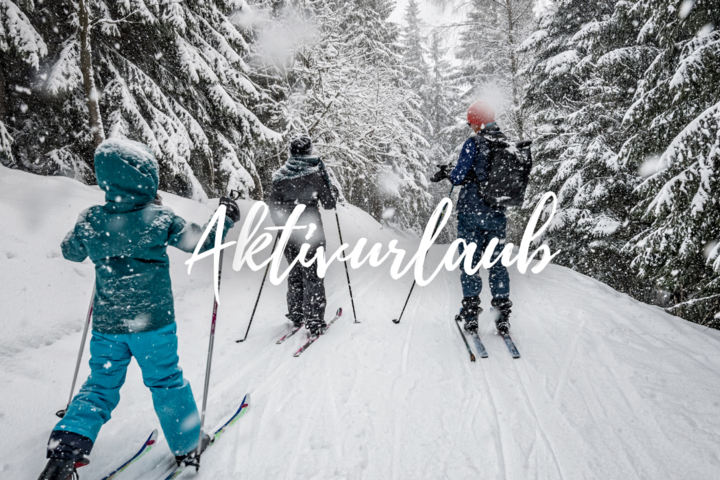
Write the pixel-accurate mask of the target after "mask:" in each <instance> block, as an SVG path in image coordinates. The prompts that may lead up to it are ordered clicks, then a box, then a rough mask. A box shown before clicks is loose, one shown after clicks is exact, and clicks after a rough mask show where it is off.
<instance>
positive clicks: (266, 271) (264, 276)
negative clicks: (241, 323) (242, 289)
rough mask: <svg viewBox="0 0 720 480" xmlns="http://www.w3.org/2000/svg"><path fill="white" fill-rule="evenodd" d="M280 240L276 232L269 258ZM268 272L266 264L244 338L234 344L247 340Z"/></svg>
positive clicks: (268, 266) (268, 265)
mask: <svg viewBox="0 0 720 480" xmlns="http://www.w3.org/2000/svg"><path fill="white" fill-rule="evenodd" d="M279 238H280V232H278V234H277V235H275V243H274V244H273V248H272V252H271V253H270V256H272V254H273V253H275V247H277V242H278V239H279ZM268 270H270V264H269V263H268V264H267V267H265V275H263V279H262V282H261V283H260V291H259V292H258V296H257V299H256V300H255V306H254V307H253V311H252V314H250V323H248V327H247V330H246V331H245V336H244V337H243V338H241V339H240V340H235V343H241V342H244V341H245V340H247V336H248V333H250V325H252V322H253V318H255V310H257V306H258V303H260V295H262V291H263V287H264V286H265V279H266V278H267V274H268Z"/></svg>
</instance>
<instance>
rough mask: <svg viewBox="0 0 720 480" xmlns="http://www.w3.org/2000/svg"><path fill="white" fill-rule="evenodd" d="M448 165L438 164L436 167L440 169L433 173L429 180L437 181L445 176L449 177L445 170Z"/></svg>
mask: <svg viewBox="0 0 720 480" xmlns="http://www.w3.org/2000/svg"><path fill="white" fill-rule="evenodd" d="M449 166H450V165H438V167H440V170H438V171H437V172H435V175H433V176H432V177H431V178H430V181H431V182H434V183H437V182H441V181H443V180H445V179H446V178H450V174H449V173H448V171H447V169H448V167H449Z"/></svg>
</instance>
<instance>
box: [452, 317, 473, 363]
mask: <svg viewBox="0 0 720 480" xmlns="http://www.w3.org/2000/svg"><path fill="white" fill-rule="evenodd" d="M455 326H456V327H457V328H458V332H460V336H461V337H462V339H463V342H465V348H467V351H468V353H469V354H470V361H471V362H474V361H475V354H474V353H473V351H472V349H471V348H470V344H469V343H468V341H467V338H466V337H465V335H464V334H463V332H462V329H461V328H460V324H459V323H458V321H457V320H455Z"/></svg>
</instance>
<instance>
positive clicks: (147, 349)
mask: <svg viewBox="0 0 720 480" xmlns="http://www.w3.org/2000/svg"><path fill="white" fill-rule="evenodd" d="M176 329H177V326H176V324H175V323H172V324H170V325H166V326H164V327H162V328H159V329H157V330H152V331H150V332H143V333H129V334H119V335H113V334H104V333H98V332H93V334H92V338H91V340H90V355H91V358H90V370H91V372H90V376H89V377H88V379H87V381H86V382H85V384H84V385H83V386H82V388H81V389H80V392H78V394H77V395H75V397H74V398H73V401H72V403H71V404H70V407H69V408H68V411H67V414H65V417H64V418H63V419H62V420H60V421H59V422H58V424H57V425H56V426H55V429H54V430H63V431H67V432H73V433H77V434H79V435H84V436H86V437H88V438H89V439H90V440H92V441H93V443H94V442H95V439H96V438H97V435H98V432H99V431H100V427H102V426H103V424H105V423H106V422H107V421H108V420H110V413H111V412H112V411H113V410H114V409H115V407H116V406H117V404H118V402H120V387H122V385H123V383H125V374H126V372H127V367H128V365H129V364H130V359H131V358H132V357H135V360H137V362H138V365H139V366H140V369H141V370H142V376H143V381H144V383H145V386H147V387H148V388H149V389H150V391H151V392H152V399H153V405H154V406H155V413H156V414H157V416H158V418H159V419H160V426H161V427H162V429H163V432H164V433H165V437H166V438H167V441H168V445H169V446H170V450H172V452H173V454H175V455H183V454H185V453H187V452H189V451H191V450H192V449H194V448H195V447H196V446H197V441H198V437H199V435H200V417H199V415H198V411H197V405H195V399H194V398H193V394H192V390H191V388H190V384H189V383H188V382H187V381H186V380H184V379H183V372H182V369H181V368H180V367H179V366H178V354H177V345H178V340H177V335H176V334H175V333H176Z"/></svg>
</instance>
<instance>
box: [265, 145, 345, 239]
mask: <svg viewBox="0 0 720 480" xmlns="http://www.w3.org/2000/svg"><path fill="white" fill-rule="evenodd" d="M331 186H332V182H331V181H330V177H329V176H328V174H327V171H326V170H325V164H323V162H322V160H320V158H319V157H314V156H310V155H297V156H292V157H290V158H289V159H288V161H287V162H286V163H285V165H283V166H282V167H280V169H279V170H278V171H277V172H275V173H274V174H273V181H272V193H271V194H270V198H269V199H268V206H269V207H270V215H271V216H272V219H273V222H274V223H275V225H277V226H282V225H285V223H286V222H287V219H288V217H289V216H290V214H292V211H293V210H294V209H295V206H297V205H299V204H304V205H306V208H305V211H304V212H303V214H302V215H301V216H300V219H299V220H298V222H297V225H298V226H303V225H309V224H310V223H314V224H315V227H316V229H317V232H316V233H314V234H313V235H312V236H311V237H310V238H309V239H306V238H305V236H306V235H307V233H308V230H299V231H296V232H295V233H293V235H292V237H291V238H290V242H291V243H293V244H301V243H303V242H307V243H310V244H312V245H314V246H320V245H325V233H324V231H323V226H322V220H321V218H320V210H319V209H318V206H319V205H322V207H323V208H324V209H326V210H331V209H333V208H335V201H336V199H335V196H334V195H333V193H332V190H331V189H330V187H331Z"/></svg>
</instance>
